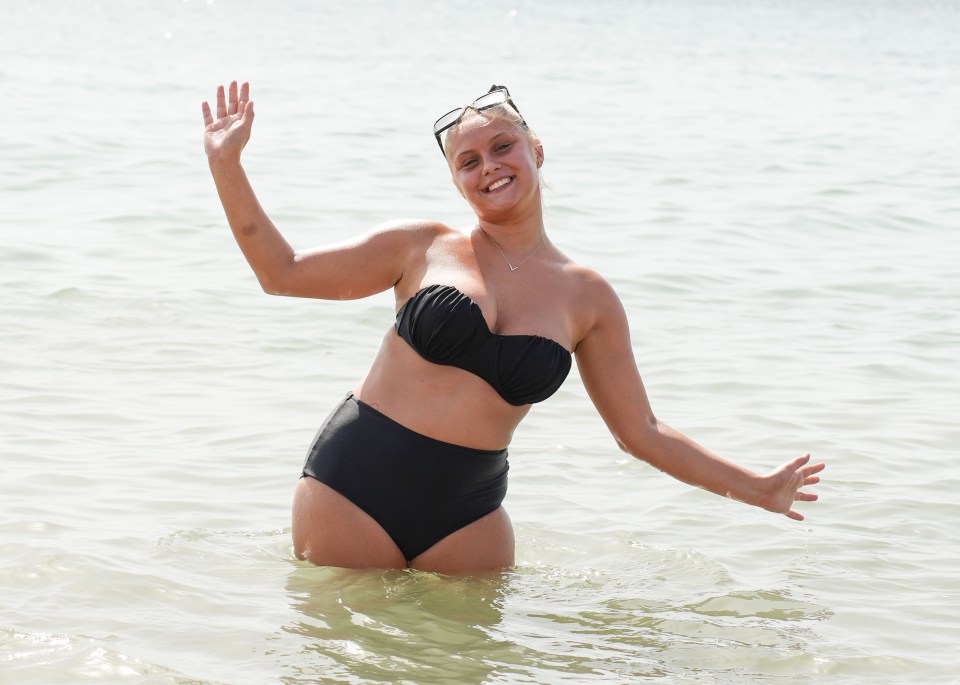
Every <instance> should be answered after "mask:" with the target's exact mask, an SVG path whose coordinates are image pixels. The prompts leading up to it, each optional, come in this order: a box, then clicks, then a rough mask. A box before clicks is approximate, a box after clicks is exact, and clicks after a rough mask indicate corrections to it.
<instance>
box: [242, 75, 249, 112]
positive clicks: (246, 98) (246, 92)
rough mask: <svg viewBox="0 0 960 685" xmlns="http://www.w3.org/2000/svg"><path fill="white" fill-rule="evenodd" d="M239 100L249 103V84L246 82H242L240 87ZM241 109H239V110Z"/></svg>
mask: <svg viewBox="0 0 960 685" xmlns="http://www.w3.org/2000/svg"><path fill="white" fill-rule="evenodd" d="M240 100H241V101H243V102H250V84H249V83H248V82H247V81H244V82H243V85H242V86H240ZM242 109H243V108H241V110H242Z"/></svg>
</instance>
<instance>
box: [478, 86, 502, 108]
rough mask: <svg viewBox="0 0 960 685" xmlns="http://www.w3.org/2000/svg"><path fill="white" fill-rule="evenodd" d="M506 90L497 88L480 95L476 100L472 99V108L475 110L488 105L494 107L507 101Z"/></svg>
mask: <svg viewBox="0 0 960 685" xmlns="http://www.w3.org/2000/svg"><path fill="white" fill-rule="evenodd" d="M508 97H509V96H508V95H507V91H506V89H504V88H497V89H496V90H495V91H493V92H490V93H487V94H486V95H481V96H480V97H478V98H477V99H476V100H474V101H473V108H474V109H476V110H481V109H487V108H489V107H496V106H497V105H502V104H503V103H504V102H506V101H507V98H508Z"/></svg>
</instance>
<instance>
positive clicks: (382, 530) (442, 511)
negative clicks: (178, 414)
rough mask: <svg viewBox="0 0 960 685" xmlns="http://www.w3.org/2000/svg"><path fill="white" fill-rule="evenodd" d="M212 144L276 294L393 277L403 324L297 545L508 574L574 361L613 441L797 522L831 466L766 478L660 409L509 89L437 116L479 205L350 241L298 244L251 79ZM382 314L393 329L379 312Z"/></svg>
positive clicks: (319, 466)
mask: <svg viewBox="0 0 960 685" xmlns="http://www.w3.org/2000/svg"><path fill="white" fill-rule="evenodd" d="M202 111H203V119H204V124H205V127H206V128H205V136H204V144H205V150H206V153H207V158H208V161H209V166H210V171H211V173H212V174H213V178H214V181H215V183H216V187H217V190H218V192H219V195H220V200H221V202H222V203H223V208H224V210H225V212H226V216H227V221H228V222H229V224H230V227H231V229H232V230H233V234H234V236H235V237H236V240H237V243H238V244H239V246H240V249H241V250H242V251H243V254H244V256H245V257H246V259H247V261H248V262H249V264H250V266H251V267H252V269H253V271H254V273H255V274H256V276H257V279H258V280H259V282H260V284H261V286H262V287H263V289H264V291H266V292H267V293H270V294H275V295H288V296H295V297H314V298H322V299H332V300H342V299H352V298H360V297H366V296H369V295H373V294H375V293H379V292H382V291H385V290H387V289H393V292H394V294H395V296H396V306H397V317H396V321H395V322H393V325H392V326H390V327H389V329H388V330H387V332H386V334H385V335H384V338H383V343H382V344H381V347H380V350H379V352H378V354H377V356H376V358H375V359H374V360H373V364H372V366H371V368H370V370H369V371H368V372H367V374H366V376H364V377H363V378H361V379H360V380H358V381H357V384H356V385H355V386H354V388H353V390H352V392H351V393H350V394H349V395H347V397H346V398H345V399H343V401H341V402H340V403H339V404H338V405H337V406H336V407H335V408H334V410H333V412H332V413H331V414H330V416H329V417H328V418H327V420H326V421H325V422H324V424H323V426H322V427H321V429H320V431H319V432H318V433H317V436H316V438H315V439H314V441H313V444H312V445H311V447H310V450H309V451H308V455H307V459H306V463H305V465H304V469H303V475H302V477H301V479H300V480H299V482H298V484H297V487H296V491H295V495H294V502H293V541H294V550H295V553H296V554H297V556H298V557H300V558H302V559H308V560H310V561H311V562H313V563H315V564H318V565H327V566H343V567H352V568H363V567H378V568H404V567H410V568H415V569H421V570H428V571H437V572H443V573H468V572H476V571H485V570H495V569H502V568H506V567H509V566H511V565H512V564H513V562H514V537H513V529H512V526H511V523H510V519H509V517H508V516H507V512H506V511H505V510H504V508H503V506H502V505H501V503H502V501H503V498H504V495H505V494H506V489H507V471H508V460H507V446H508V445H509V444H510V441H511V438H512V436H513V432H514V430H515V429H516V427H517V425H518V424H519V423H520V421H521V420H522V419H523V417H524V416H525V415H526V414H527V412H528V411H529V410H530V407H531V405H532V404H534V403H536V402H541V401H544V400H546V399H547V398H548V397H549V396H550V395H552V394H553V393H554V392H555V391H556V390H557V389H558V388H559V387H560V385H561V384H562V383H563V381H564V379H565V378H566V376H567V374H568V372H569V370H570V367H571V363H572V359H573V357H574V356H575V357H576V361H577V366H578V369H579V372H580V375H581V377H582V379H583V383H584V386H585V387H586V389H587V392H588V393H589V395H590V398H591V400H592V401H593V403H594V405H595V406H596V408H597V410H598V411H599V412H600V415H601V416H602V417H603V419H604V421H605V422H606V424H607V426H608V427H609V429H610V432H611V433H612V434H613V437H614V438H615V439H616V441H617V443H618V445H619V446H620V447H621V448H622V449H623V450H624V451H626V452H628V453H629V454H631V455H633V456H635V457H637V458H638V459H642V460H644V461H646V462H648V463H650V464H651V465H653V466H654V467H656V468H658V469H660V470H662V471H665V472H666V473H668V474H669V475H671V476H673V477H674V478H677V479H679V480H681V481H684V482H686V483H689V484H692V485H695V486H698V487H701V488H704V489H707V490H709V491H711V492H714V493H716V494H718V495H722V496H726V497H732V498H734V499H737V500H740V501H742V502H746V503H747V504H751V505H754V506H757V507H762V508H764V509H767V510H769V511H773V512H779V513H783V514H786V515H787V516H789V517H790V518H793V519H796V520H801V519H802V518H803V517H802V516H801V515H800V514H799V513H798V512H796V511H794V510H793V504H794V502H795V501H805V502H810V501H813V500H816V499H817V496H816V495H814V494H810V493H806V492H803V491H801V488H803V487H804V486H807V485H813V484H815V483H818V482H819V480H820V479H819V477H818V476H817V475H816V474H817V473H819V472H820V471H821V470H822V469H823V464H815V465H813V464H810V463H809V461H810V455H808V454H805V455H803V456H800V457H798V458H796V459H793V460H792V461H789V462H788V463H786V464H784V465H783V466H781V467H780V468H778V469H776V470H774V471H773V472H771V473H769V474H768V475H758V474H756V473H753V472H751V471H749V470H747V469H744V468H742V467H740V466H738V465H736V464H734V463H732V462H730V461H727V460H726V459H723V458H722V457H720V456H718V455H716V454H713V453H712V452H710V451H708V450H706V449H705V448H703V447H701V446H700V445H698V444H697V443H695V442H694V441H692V440H691V439H689V438H687V437H686V436H685V435H683V434H681V433H679V432H678V431H676V430H674V429H673V428H671V427H670V426H668V425H666V424H665V423H663V422H662V421H660V420H659V419H658V418H657V417H656V416H655V415H654V413H653V411H652V409H651V407H650V403H649V401H648V399H647V394H646V392H645V390H644V386H643V382H642V381H641V378H640V374H639V372H638V370H637V367H636V363H635V361H634V357H633V351H632V346H631V342H630V334H629V330H628V326H627V317H626V316H625V313H624V310H623V307H622V305H621V303H620V300H619V298H618V297H617V295H616V293H615V292H614V291H613V289H612V288H611V287H610V285H609V284H608V283H607V281H605V280H604V279H603V277H601V276H600V275H599V274H597V273H596V272H595V271H592V270H590V269H587V268H585V267H582V266H579V265H578V264H576V263H574V262H573V261H571V260H570V259H569V258H568V257H567V256H566V255H564V254H563V252H561V251H560V250H559V249H558V248H557V247H556V246H555V245H554V244H553V242H552V241H551V240H550V237H549V236H548V234H547V230H546V226H545V225H544V220H543V205H542V201H541V196H540V176H539V170H540V167H541V166H542V165H543V163H544V148H543V145H542V143H541V141H540V140H539V138H538V137H537V136H536V134H535V133H534V132H533V131H532V130H531V128H530V127H529V126H528V125H527V123H526V122H525V121H524V119H523V117H522V116H521V114H520V111H519V109H518V108H517V106H516V105H515V103H514V102H513V99H512V98H511V96H510V93H509V91H508V90H507V89H506V88H505V87H502V86H495V87H493V88H491V89H490V91H489V92H488V93H486V94H484V95H482V96H481V97H479V98H478V99H477V100H475V101H474V102H473V103H472V104H471V105H468V106H465V107H458V108H456V109H454V110H451V111H450V112H448V113H447V114H445V115H443V116H442V117H440V118H439V119H438V120H437V122H436V124H435V125H434V135H435V138H436V142H437V144H438V145H439V147H440V150H441V152H442V153H443V156H444V160H445V161H446V163H447V165H448V167H449V169H450V173H451V175H452V177H453V182H454V185H455V186H456V188H457V189H458V190H459V192H460V194H461V195H462V196H463V197H464V198H465V199H466V201H467V202H468V203H469V204H470V206H471V208H472V209H473V212H474V214H475V215H476V220H475V222H474V223H473V226H472V227H470V228H468V229H467V230H458V229H455V228H451V227H450V226H446V225H444V224H442V223H439V222H436V221H428V220H423V221H396V222H392V223H386V224H383V225H381V226H379V227H377V228H375V229H373V230H372V231H370V232H368V233H365V234H363V235H361V236H359V237H358V238H356V239H355V240H351V241H349V242H346V243H341V244H336V245H330V246H327V247H323V248H320V249H314V250H308V251H299V250H295V249H293V248H292V247H291V246H290V245H289V244H288V243H287V241H286V240H285V239H284V237H283V236H282V235H281V233H280V232H279V231H278V230H277V228H276V227H275V226H274V225H273V223H272V222H271V221H270V219H269V217H268V216H267V215H266V213H265V212H264V210H263V208H262V207H261V206H260V204H259V202H258V201H257V198H256V196H255V194H254V192H253V189H252V187H251V186H250V183H249V181H248V180H247V177H246V175H245V173H244V170H243V167H242V166H241V163H240V157H241V151H242V150H243V148H244V146H245V145H246V143H247V141H248V140H249V138H250V132H251V128H252V125H253V120H254V106H253V102H252V101H251V100H250V89H249V85H248V84H246V83H244V84H243V85H242V86H241V87H239V88H238V85H237V83H236V82H233V83H231V84H230V86H229V87H228V88H226V89H225V88H224V87H223V86H221V87H220V88H219V89H218V90H217V102H216V112H215V113H214V112H212V111H211V108H210V106H209V105H208V103H206V102H204V103H203V107H202ZM384 323H385V325H386V322H384Z"/></svg>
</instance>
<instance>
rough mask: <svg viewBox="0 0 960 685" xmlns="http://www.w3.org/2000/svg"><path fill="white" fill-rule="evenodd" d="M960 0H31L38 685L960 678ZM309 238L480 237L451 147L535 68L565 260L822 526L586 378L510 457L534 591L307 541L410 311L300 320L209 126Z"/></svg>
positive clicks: (7, 283) (29, 522)
mask: <svg viewBox="0 0 960 685" xmlns="http://www.w3.org/2000/svg"><path fill="white" fill-rule="evenodd" d="M958 34H960V3H958V2H956V1H955V0H939V1H938V0H877V1H876V2H866V1H864V2H857V1H854V0H840V1H830V2H828V1H827V0H809V1H806V2H801V1H800V0H796V1H789V0H770V1H764V2H753V1H749V0H717V1H711V2H708V1H707V0H700V1H695V0H677V1H676V2H665V1H663V0H642V1H638V2H625V1H624V2H615V1H614V0H600V1H599V2H590V3H585V2H572V1H570V0H555V1H553V2H545V1H544V2H534V1H532V0H491V1H490V2H485V3H473V2H468V1H467V0H445V1H444V0H411V1H410V2H403V3H396V2H386V1H378V0H356V1H354V2H349V3H333V2H319V1H318V2H306V1H305V0H303V1H300V2H294V1H290V2H279V3H267V2H254V1H253V0H245V1H244V0H203V1H198V0H190V1H187V0H166V1H161V0H155V1H152V2H148V1H147V0H130V1H120V0H112V1H111V0H100V1H99V2H93V1H90V2H83V1H80V0H73V1H67V2H64V1H61V0H35V1H33V2H8V3H4V4H3V6H2V7H0V88H2V93H3V95H2V98H0V103H2V105H0V287H2V291H0V293H2V299H0V467H2V468H0V597H2V599H0V682H2V683H16V684H18V685H26V684H44V685H49V684H56V683H70V684H73V683H82V682H117V683H123V682H130V683H170V684H178V685H186V684H187V683H218V684H227V683H229V684H231V685H241V684H247V683H249V684H258V685H259V684H263V683H321V682H337V683H342V682H349V683H376V682H383V683H394V682H402V683H588V682H610V683H635V682H664V683H698V684H699V683H779V682H786V681H789V682H830V683H870V684H875V683H902V682H913V683H928V684H929V683H952V682H958V681H960V676H957V675H956V673H957V672H960V660H958V658H957V656H956V641H957V638H958V637H960V540H958V535H957V532H956V530H957V525H958V523H960V505H958V504H957V492H958V491H960V472H958V466H957V464H956V457H957V449H958V446H960V428H958V420H957V416H958V415H960V393H958V387H960V269H958V268H957V263H958V261H960V259H958V258H960V237H958V236H960V233H958V223H960V199H958V198H960V181H958V177H960V143H958V140H960V139H958V136H957V121H958V120H960V116H958V115H960V100H958V93H960V87H958V83H960V42H958V41H957V40H956V36H957V35H958ZM234 78H236V79H242V80H243V79H245V80H249V81H250V82H251V84H252V92H253V97H254V99H255V101H256V107H257V110H256V111H257V119H256V123H255V125H254V133H253V138H252V140H251V142H250V144H249V146H248V148H247V150H246V152H245V165H246V168H247V170H248V173H249V175H250V177H251V179H252V182H253V184H254V186H255V188H256V190H257V192H258V194H259V196H260V199H261V201H262V203H263V204H264V206H265V207H266V208H267V210H268V212H269V213H270V215H271V217H272V218H273V219H274V221H275V222H276V223H277V224H278V225H279V226H280V228H281V229H282V230H283V231H284V233H285V235H286V236H287V237H288V239H289V240H290V242H291V243H293V244H294V245H296V246H298V247H310V246H313V245H320V244H324V243H327V242H331V241H335V240H341V239H345V238H349V237H351V236H354V235H356V234H358V233H360V232H362V231H364V230H367V229H368V228H370V227H372V226H374V225H376V224H378V223H380V222H382V221H387V220H390V219H394V218H397V217H429V218H434V219H439V220H442V221H446V222H449V223H451V224H452V225H456V226H468V225H470V223H471V222H472V220H473V218H472V216H471V215H470V212H469V207H467V206H466V205H465V204H464V203H463V202H462V201H461V200H460V198H459V196H458V195H457V193H456V191H455V189H454V188H453V186H452V184H451V182H450V179H449V175H448V172H447V170H446V167H445V165H444V163H443V160H442V159H441V157H440V155H439V153H438V150H437V149H436V145H435V143H434V141H433V140H432V137H431V134H430V124H431V123H432V121H433V120H434V119H435V118H436V117H437V116H439V114H441V113H443V112H445V111H447V110H449V109H451V108H453V107H455V106H458V105H461V104H465V103H466V102H469V101H471V100H473V99H474V98H475V97H477V96H478V95H480V94H482V93H483V92H485V91H486V90H487V88H488V87H489V86H490V85H491V84H492V83H497V84H505V85H507V86H508V87H509V88H510V89H511V92H512V93H513V95H514V97H515V99H516V102H517V104H518V105H519V107H520V108H521V110H522V111H523V113H524V116H525V117H526V118H527V120H528V121H529V122H530V123H531V125H532V126H533V127H534V128H535V129H536V130H537V132H538V133H539V134H540V136H541V137H542V139H543V141H544V147H545V151H546V164H545V166H544V178H545V181H546V183H547V184H548V190H547V191H546V194H545V199H546V205H547V223H548V230H549V231H550V235H551V239H552V240H553V241H554V242H555V243H556V244H557V245H558V246H560V247H561V248H562V249H563V250H565V251H566V252H567V253H568V254H569V255H570V256H571V257H573V258H574V259H576V260H577V261H579V262H581V263H583V264H586V265H588V266H590V267H592V268H595V269H597V270H598V271H600V272H601V273H603V274H604V275H605V276H606V277H607V279H608V280H609V281H610V282H611V283H612V284H613V285H614V287H615V288H616V289H617V290H618V292H619V294H620V296H621V298H622V300H623V302H624V305H625V307H626V311H627V314H628V317H629V319H630V323H631V327H632V333H633V341H634V351H635V354H636V357H637V361H638V364H639V367H640V369H641V372H642V374H643V376H644V380H645V383H646V386H647V390H648V392H649V394H650V396H651V401H652V403H653V406H654V409H655V411H656V412H657V414H658V416H659V417H660V418H661V419H663V420H665V421H667V422H668V423H671V424H672V425H674V426H676V427H678V428H679V429H681V430H683V431H684V432H686V433H687V434H689V435H690V436H692V437H693V438H695V439H696V440H698V441H699V442H701V443H703V444H705V445H707V446H708V447H710V448H711V449H713V450H715V451H717V452H719V453H721V454H724V455H726V456H728V457H730V458H732V459H734V460H735V461H737V462H739V463H742V464H744V465H745V466H747V467H749V468H751V469H754V470H757V471H766V470H769V469H772V468H774V467H775V466H777V465H779V464H780V463H783V462H785V461H787V460H788V459H790V458H792V457H794V456H796V455H797V454H800V453H802V452H805V451H810V452H812V453H813V454H814V457H815V458H816V459H822V460H825V461H826V462H827V463H828V469H827V470H826V471H825V472H824V474H823V475H824V482H823V483H822V484H821V485H820V486H817V487H816V488H815V490H816V491H817V492H819V494H820V495H821V498H822V499H821V501H820V502H818V503H816V504H800V505H798V509H799V510H800V511H802V512H803V513H804V514H805V515H806V516H807V519H806V521H804V522H802V523H797V522H794V521H790V520H788V519H786V518H785V517H782V516H776V515H773V514H769V513H767V512H763V511H759V510H756V509H752V508H749V507H746V506H744V505H742V504H738V503H736V502H732V501H729V500H724V499H721V498H717V497H715V496H713V495H710V494H707V493H704V492H702V491H699V490H696V489H692V488H689V487H687V486H684V485H682V484H679V483H676V482H674V481H672V480H671V479H670V478H669V477H667V476H665V475H663V474H660V473H658V472H657V471H656V470H654V469H652V468H650V467H649V466H646V465H645V464H643V463H641V462H638V461H636V460H634V459H632V458H631V457H628V456H627V455H625V454H622V453H620V452H619V451H618V450H617V448H616V446H615V443H614V441H613V440H612V438H611V437H610V436H609V434H608V433H607V432H606V429H605V428H604V426H603V423H602V421H601V419H600V418H599V416H598V415H597V413H596V411H595V410H594V409H593V408H592V406H591V404H590V402H589V400H588V398H587V397H586V393H585V392H584V389H583V387H582V384H581V383H580V380H579V377H578V376H577V374H576V372H575V371H574V373H572V374H571V377H570V378H569V380H568V381H567V383H566V384H565V386H564V387H563V389H562V390H561V391H560V392H558V393H557V395H555V396H554V397H553V398H551V399H550V400H549V401H548V402H546V403H544V404H542V405H537V406H536V407H535V408H534V410H533V411H532V412H531V414H530V415H529V416H528V418H527V420H526V421H525V422H524V423H523V425H522V426H521V428H520V430H519V431H518V433H517V436H516V440H515V442H514V444H513V445H512V446H511V482H510V488H511V489H510V494H509V495H508V498H507V501H506V506H507V508H508V510H509V511H510V514H511V516H512V518H513V521H514V524H515V526H516V531H517V557H518V559H517V566H516V568H514V569H513V570H511V571H509V572H507V573H504V574H503V575H502V576H499V577H496V578H483V579H454V578H447V577H442V576H437V575H432V574H424V573H415V572H406V571H389V572H380V571H347V570H341V569H328V568H315V567H312V566H310V565H308V564H304V563H302V562H298V561H296V560H295V558H294V557H293V554H292V551H291V543H290V536H289V525H290V524H289V503H290V497H291V493H292V490H293V487H294V485H295V483H296V480H297V477H298V475H299V472H300V467H301V465H302V460H303V456H304V453H305V449H306V447H307V445H308V443H309V440H310V438H311V437H312V435H313V433H314V431H315V430H316V427H317V425H318V424H319V422H320V421H321V420H322V419H323V417H324V416H325V415H326V414H327V412H328V411H329V410H330V408H331V407H332V406H333V404H334V403H335V402H336V401H338V399H339V398H340V397H342V395H343V393H345V392H346V391H347V390H349V389H350V388H351V387H352V385H353V383H355V381H356V380H357V379H358V378H359V377H360V376H362V374H363V373H364V371H365V370H366V368H367V367H368V366H369V364H370V362H371V360H372V358H373V355H374V354H375V352H376V349H377V347H378V344H379V341H380V339H381V337H382V335H383V334H384V332H385V331H386V330H388V327H389V326H390V324H391V321H392V318H393V298H392V296H391V295H390V294H384V295H380V296H376V297H373V298H370V299H369V300H362V301H356V302H318V301H303V300H286V299H282V298H271V297H268V296H266V295H264V294H263V293H262V292H261V291H260V290H259V288H258V287H257V284H256V282H255V279H254V278H253V276H252V274H251V273H250V270H249V268H248V267H247V266H246V264H245V263H244V261H243V258H242V256H241V255H240V253H239V250H238V249H237V247H236V245H235V244H234V242H233V239H232V237H231V236H230V233H229V230H228V228H227V227H226V225H225V221H224V218H223V214H222V210H221V208H220V206H219V203H218V201H217V198H216V193H215V190H214V188H213V184H212V182H211V180H210V178H209V174H208V172H207V169H206V161H205V158H204V155H203V151H202V145H201V128H202V126H201V117H200V102H201V101H202V100H204V99H211V98H212V97H213V96H214V93H215V88H216V86H217V85H218V84H219V83H223V82H226V81H229V80H230V79H234Z"/></svg>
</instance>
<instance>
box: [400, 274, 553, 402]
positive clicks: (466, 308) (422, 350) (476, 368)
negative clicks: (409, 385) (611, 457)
mask: <svg viewBox="0 0 960 685" xmlns="http://www.w3.org/2000/svg"><path fill="white" fill-rule="evenodd" d="M396 329H397V334H398V335H399V336H400V337H401V338H403V339H404V340H406V341H407V343H408V344H409V345H410V347H412V348H413V349H414V350H415V351H416V352H417V353H418V354H419V355H420V356H421V357H423V358H424V359H426V360H427V361H429V362H433V363H434V364H444V365H446V366H455V367H457V368H459V369H463V370H464V371H469V372H470V373H472V374H474V375H476V376H479V377H480V378H482V379H483V380H485V381H486V382H487V383H489V384H490V385H491V386H493V389H494V390H496V391H497V392H498V393H499V394H500V396H501V397H502V398H503V399H504V400H506V401H507V402H509V403H510V404H512V405H514V406H517V407H520V406H523V405H525V404H532V403H534V402H542V401H543V400H545V399H547V398H548V397H550V395H552V394H553V393H555V392H556V391H557V389H558V388H559V387H560V386H561V385H562V384H563V381H564V380H565V379H566V377H567V374H568V373H570V366H571V363H572V356H571V354H570V352H568V351H567V350H566V349H565V348H564V347H563V346H562V345H561V344H560V343H558V342H555V341H553V340H550V339H549V338H544V337H542V336H539V335H500V334H498V333H494V332H492V331H491V330H490V328H489V327H488V326H487V322H486V320H485V319H484V318H483V312H481V311H480V307H479V306H478V305H477V304H476V303H475V302H474V301H473V300H472V299H470V297H469V296H467V295H464V294H463V293H462V292H460V291H459V290H457V289H456V288H454V287H453V286H449V285H431V286H428V287H426V288H423V289H422V290H420V291H419V292H418V293H417V294H416V295H414V296H413V297H411V298H410V299H409V300H407V302H406V303H405V304H404V305H403V306H402V307H401V308H400V311H399V312H397V323H396Z"/></svg>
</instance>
